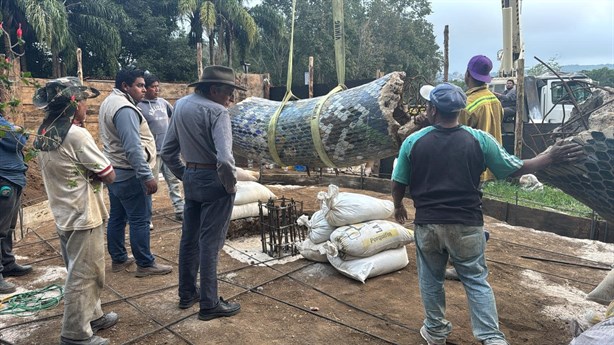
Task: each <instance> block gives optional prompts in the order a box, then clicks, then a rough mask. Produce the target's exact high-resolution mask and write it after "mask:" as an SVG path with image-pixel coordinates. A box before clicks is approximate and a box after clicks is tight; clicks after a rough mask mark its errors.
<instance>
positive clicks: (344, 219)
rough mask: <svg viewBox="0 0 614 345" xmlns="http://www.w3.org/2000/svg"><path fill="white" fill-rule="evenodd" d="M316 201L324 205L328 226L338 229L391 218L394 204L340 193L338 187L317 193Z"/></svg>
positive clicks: (363, 196) (362, 195)
mask: <svg viewBox="0 0 614 345" xmlns="http://www.w3.org/2000/svg"><path fill="white" fill-rule="evenodd" d="M318 200H320V201H321V202H322V204H324V205H326V208H327V211H326V214H325V217H326V220H327V221H328V224H330V225H332V226H334V227H339V226H344V225H349V224H356V223H362V222H366V221H369V220H374V219H386V218H389V217H391V216H392V212H393V211H394V204H393V203H392V201H389V200H381V199H377V198H374V197H371V196H368V195H364V194H356V193H345V192H344V193H340V192H339V187H337V186H335V185H332V184H331V185H329V186H328V192H326V193H325V192H319V193H318Z"/></svg>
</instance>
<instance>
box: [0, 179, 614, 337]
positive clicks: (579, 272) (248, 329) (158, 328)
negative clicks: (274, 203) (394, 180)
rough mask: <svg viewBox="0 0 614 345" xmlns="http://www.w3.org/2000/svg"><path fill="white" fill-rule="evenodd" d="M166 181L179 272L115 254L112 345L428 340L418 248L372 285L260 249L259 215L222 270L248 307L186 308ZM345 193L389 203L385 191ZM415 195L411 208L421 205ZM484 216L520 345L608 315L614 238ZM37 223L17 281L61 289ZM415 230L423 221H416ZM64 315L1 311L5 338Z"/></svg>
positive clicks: (108, 298)
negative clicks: (124, 265)
mask: <svg viewBox="0 0 614 345" xmlns="http://www.w3.org/2000/svg"><path fill="white" fill-rule="evenodd" d="M32 170H33V169H31V171H32ZM30 179H31V180H32V181H34V180H35V178H32V177H31V178H30ZM160 187H161V189H160V190H159V191H158V193H157V194H156V195H155V196H154V209H155V214H154V218H153V223H154V226H155V228H154V230H152V233H151V248H152V251H153V253H154V254H155V255H156V257H157V260H159V261H160V262H163V263H167V264H171V265H173V267H174V268H175V270H174V271H173V272H172V273H171V274H169V275H166V276H157V277H148V278H136V277H134V273H133V272H134V269H135V267H131V269H130V270H129V271H127V272H121V273H111V271H110V266H111V265H110V264H111V262H110V258H109V256H108V255H107V256H106V264H107V271H106V287H105V290H104V293H103V296H102V302H103V309H104V310H105V311H107V312H108V311H115V312H117V313H118V314H119V315H120V321H119V323H118V324H117V325H116V326H114V327H112V328H111V329H108V330H103V331H100V332H99V335H100V336H103V337H106V338H110V339H111V343H112V344H289V343H295V344H342V343H343V344H424V343H425V342H424V341H423V340H422V338H421V337H420V335H419V333H418V330H419V328H420V326H421V324H422V320H423V310H422V304H421V299H420V294H419V289H418V281H417V272H416V260H415V251H414V250H415V247H414V245H413V244H409V245H407V247H406V248H407V251H408V254H409V264H408V265H407V266H406V267H405V268H403V269H402V270H400V271H398V272H394V273H390V274H386V275H382V276H379V277H374V278H370V279H368V280H367V282H366V283H365V284H362V283H360V282H358V281H355V280H351V279H349V278H347V277H345V276H343V275H341V274H340V273H338V272H337V271H336V270H335V269H334V268H333V267H332V266H331V265H329V264H323V263H314V262H310V261H307V260H305V259H303V258H301V257H300V256H296V257H293V258H286V259H283V260H272V259H270V258H268V259H267V258H266V257H263V256H262V254H257V252H258V250H259V247H260V237H259V235H258V232H257V231H258V226H257V222H256V221H254V220H251V221H246V220H241V221H233V222H232V223H233V224H232V225H231V231H230V236H229V237H231V239H229V240H228V241H227V244H226V246H225V247H224V250H223V251H222V253H221V258H220V264H219V267H218V272H219V275H218V277H219V287H220V288H219V289H220V294H221V295H222V296H223V297H224V298H225V299H228V300H234V301H237V302H240V303H241V307H242V309H241V313H239V314H238V315H236V316H234V317H231V318H223V319H216V320H213V321H208V322H203V321H199V320H198V319H197V317H196V313H197V312H198V308H197V306H194V307H192V309H189V310H180V309H178V308H177V302H178V297H177V279H178V278H177V271H176V267H177V261H178V243H179V239H180V236H181V224H180V223H178V222H177V221H175V220H174V219H173V217H172V216H173V213H172V208H171V206H170V202H169V200H168V196H167V193H166V186H165V184H164V183H163V182H161V183H160ZM268 187H269V188H270V189H271V190H272V191H273V192H274V193H275V194H276V195H277V196H278V197H279V196H282V195H283V196H285V197H286V198H294V199H295V200H299V201H303V203H304V204H303V207H304V211H305V213H308V214H311V213H313V212H314V211H316V210H317V209H318V207H319V205H318V203H317V201H316V194H317V192H318V191H323V190H326V186H312V187H298V186H297V187H288V186H272V185H270V186H268ZM28 188H31V189H30V190H29V191H26V196H25V197H26V199H30V200H36V198H41V197H44V189H41V188H40V185H36V184H34V183H30V185H29V187H28ZM41 191H42V193H40V192H41ZM342 191H349V192H355V193H362V194H368V195H371V196H374V197H378V198H382V199H390V196H389V195H388V194H383V193H377V192H370V191H359V190H350V189H342ZM37 192H39V193H38V194H39V195H37ZM26 201H28V200H26ZM405 202H406V205H407V206H408V208H410V209H411V201H409V200H406V201H405ZM485 221H486V228H487V229H488V230H489V231H490V233H491V237H490V240H489V242H488V247H487V252H486V257H487V260H488V266H489V270H490V276H489V282H490V284H491V285H492V287H493V289H494V291H495V296H496V298H497V307H498V311H499V319H500V323H501V329H502V330H503V332H504V333H505V334H506V335H507V337H508V340H509V341H510V343H511V344H529V345H536V344H566V343H568V342H569V341H570V339H571V337H570V335H569V331H568V327H569V322H570V320H572V319H581V318H583V317H584V315H585V314H586V313H587V312H590V311H594V312H597V313H603V312H604V311H605V308H604V307H603V306H600V305H598V304H596V303H593V302H589V301H586V300H585V299H584V297H585V295H586V293H588V292H590V291H591V290H592V289H593V288H594V287H595V286H596V285H597V284H598V283H599V282H600V281H601V280H602V279H603V278H604V277H605V275H606V274H607V272H608V271H607V270H605V269H596V268H594V266H603V267H607V266H610V265H612V264H614V255H613V254H612V253H614V244H606V243H601V242H596V241H590V240H578V239H570V238H565V237H560V236H557V235H554V234H552V233H549V232H542V231H536V230H533V229H528V228H522V227H513V226H510V225H508V224H506V223H503V222H500V221H498V220H496V219H494V218H490V217H486V219H485ZM27 226H28V228H29V229H28V233H27V235H26V237H25V238H24V239H23V240H21V241H20V242H19V243H17V244H16V245H15V253H16V255H17V257H18V261H19V262H21V263H29V264H32V265H33V266H34V273H33V274H31V275H28V276H25V277H20V278H9V280H10V281H12V282H14V283H15V284H17V285H18V286H19V290H18V292H25V291H27V290H32V289H38V288H42V287H45V286H48V285H50V284H58V285H62V284H63V280H64V278H65V270H64V268H63V265H62V260H61V257H60V254H59V241H58V239H57V235H56V233H55V229H54V225H53V223H52V222H45V223H41V224H27ZM406 226H408V227H410V228H411V227H412V226H411V225H410V224H409V223H408V224H406ZM127 243H128V242H127ZM542 259H549V260H559V261H565V262H569V264H561V263H557V262H552V261H545V260H542ZM266 260H268V261H266ZM130 271H132V272H130ZM445 288H446V295H447V318H448V320H450V321H451V322H452V323H453V325H454V330H453V331H452V333H451V335H450V337H449V338H448V344H477V341H476V340H475V339H474V338H473V335H472V332H471V325H470V321H469V315H468V312H467V303H466V298H465V292H464V289H463V287H462V284H461V283H459V282H456V281H446V284H445ZM62 310H63V309H62V303H61V302H60V305H58V306H56V307H53V308H51V309H48V310H44V311H41V312H39V313H38V314H36V315H33V316H25V317H17V316H10V315H0V340H2V341H4V342H5V343H9V344H54V343H57V340H58V338H59V334H60V328H61V315H62ZM0 343H1V341H0Z"/></svg>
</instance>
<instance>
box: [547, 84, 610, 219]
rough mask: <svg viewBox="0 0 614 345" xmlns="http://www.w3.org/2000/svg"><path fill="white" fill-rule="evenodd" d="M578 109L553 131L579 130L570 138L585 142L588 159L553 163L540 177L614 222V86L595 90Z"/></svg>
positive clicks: (570, 131) (583, 143)
mask: <svg viewBox="0 0 614 345" xmlns="http://www.w3.org/2000/svg"><path fill="white" fill-rule="evenodd" d="M579 108H580V111H577V110H576V109H574V111H573V112H572V115H571V117H570V119H569V121H568V123H566V124H565V125H563V126H561V127H559V128H558V129H555V130H554V132H559V133H574V132H575V133H577V134H575V135H574V136H573V137H572V138H571V140H573V141H574V142H577V143H578V144H580V145H582V147H583V148H584V152H585V154H586V159H585V160H584V161H582V162H580V163H576V164H573V165H569V164H568V165H553V166H551V167H549V168H548V169H546V170H544V171H542V172H540V173H538V174H537V177H538V178H539V179H540V180H542V181H543V182H547V183H548V184H550V185H553V186H555V187H557V188H559V189H561V190H562V191H564V192H565V193H567V194H569V195H571V196H573V197H574V198H576V199H577V200H578V201H580V202H582V203H584V204H585V205H587V206H588V207H590V208H592V209H593V210H595V212H597V213H598V214H599V215H600V216H601V217H603V218H604V219H606V220H607V221H608V222H610V223H614V88H603V89H595V90H594V91H593V92H592V96H591V97H590V98H589V99H587V100H586V101H585V102H583V103H582V104H580V105H579ZM582 114H584V116H582V117H584V119H583V120H582V119H581V118H580V117H581V115H582ZM587 115H589V116H588V119H586V117H587ZM586 125H588V130H587V129H586V128H587V127H585V126H586Z"/></svg>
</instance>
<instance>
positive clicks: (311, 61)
mask: <svg viewBox="0 0 614 345" xmlns="http://www.w3.org/2000/svg"><path fill="white" fill-rule="evenodd" d="M309 98H313V56H310V57H309Z"/></svg>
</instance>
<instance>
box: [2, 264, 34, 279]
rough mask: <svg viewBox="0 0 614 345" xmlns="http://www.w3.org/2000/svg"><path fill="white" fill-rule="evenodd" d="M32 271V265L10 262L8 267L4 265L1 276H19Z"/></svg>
mask: <svg viewBox="0 0 614 345" xmlns="http://www.w3.org/2000/svg"><path fill="white" fill-rule="evenodd" d="M30 272H32V266H30V265H19V264H15V263H14V264H12V265H10V266H9V267H4V270H3V271H2V276H4V277H21V276H24V275H26V274H28V273H30Z"/></svg>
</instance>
